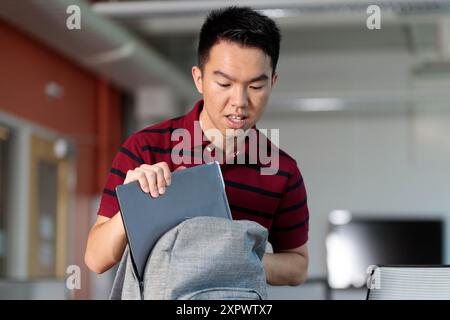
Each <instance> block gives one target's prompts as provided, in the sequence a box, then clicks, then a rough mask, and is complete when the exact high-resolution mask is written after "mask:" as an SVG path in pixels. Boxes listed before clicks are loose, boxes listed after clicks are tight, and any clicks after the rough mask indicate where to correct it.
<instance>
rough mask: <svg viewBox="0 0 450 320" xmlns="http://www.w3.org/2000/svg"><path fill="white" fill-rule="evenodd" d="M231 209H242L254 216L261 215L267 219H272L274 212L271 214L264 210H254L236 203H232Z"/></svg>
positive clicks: (241, 210)
mask: <svg viewBox="0 0 450 320" xmlns="http://www.w3.org/2000/svg"><path fill="white" fill-rule="evenodd" d="M230 209H231V210H236V211H240V212H245V213H248V214H251V215H253V216H257V217H261V218H265V219H272V218H273V214H271V213H269V212H264V211H258V210H254V209H249V208H243V207H238V206H235V205H232V204H230Z"/></svg>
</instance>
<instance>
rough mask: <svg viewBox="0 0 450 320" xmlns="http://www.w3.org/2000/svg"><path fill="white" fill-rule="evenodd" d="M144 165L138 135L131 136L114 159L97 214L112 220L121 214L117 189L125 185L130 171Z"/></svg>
mask: <svg viewBox="0 0 450 320" xmlns="http://www.w3.org/2000/svg"><path fill="white" fill-rule="evenodd" d="M143 163H144V160H143V157H142V155H141V150H140V147H139V143H138V141H137V138H136V135H131V136H130V137H129V138H128V139H127V140H126V141H125V142H124V144H123V145H122V146H121V147H120V149H119V152H118V153H117V154H116V156H115V157H114V160H113V162H112V165H111V169H110V171H109V173H108V175H107V177H106V183H105V188H104V189H103V194H102V197H101V200H100V206H99V209H98V212H97V214H98V215H102V216H105V217H108V218H112V217H113V216H114V215H115V214H116V213H117V212H119V202H118V201H117V196H116V187H117V186H118V185H121V184H123V182H124V181H125V177H126V175H127V172H128V170H133V169H135V168H137V167H139V166H140V165H141V164H143Z"/></svg>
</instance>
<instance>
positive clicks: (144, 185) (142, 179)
mask: <svg viewBox="0 0 450 320" xmlns="http://www.w3.org/2000/svg"><path fill="white" fill-rule="evenodd" d="M131 179H133V180H137V181H138V182H139V185H140V186H141V189H142V191H144V192H146V193H148V192H149V190H150V188H149V185H148V181H147V177H146V176H145V173H144V172H142V171H137V170H134V171H133V172H132V173H131ZM133 180H132V181H133Z"/></svg>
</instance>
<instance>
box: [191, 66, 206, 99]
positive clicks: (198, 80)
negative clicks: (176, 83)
mask: <svg viewBox="0 0 450 320" xmlns="http://www.w3.org/2000/svg"><path fill="white" fill-rule="evenodd" d="M192 78H193V79H194V83H195V86H196V87H197V90H198V92H200V94H203V81H202V70H200V68H199V67H198V66H193V67H192Z"/></svg>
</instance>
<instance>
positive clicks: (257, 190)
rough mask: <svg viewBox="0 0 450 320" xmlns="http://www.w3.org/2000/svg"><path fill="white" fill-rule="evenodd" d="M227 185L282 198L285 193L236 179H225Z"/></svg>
mask: <svg viewBox="0 0 450 320" xmlns="http://www.w3.org/2000/svg"><path fill="white" fill-rule="evenodd" d="M225 185H226V186H229V187H234V188H238V189H242V190H247V191H251V192H255V193H259V194H262V195H265V196H269V197H274V198H282V197H283V194H282V193H279V192H272V191H268V190H264V189H261V188H257V187H253V186H249V185H246V184H242V183H238V182H234V181H229V180H225Z"/></svg>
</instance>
